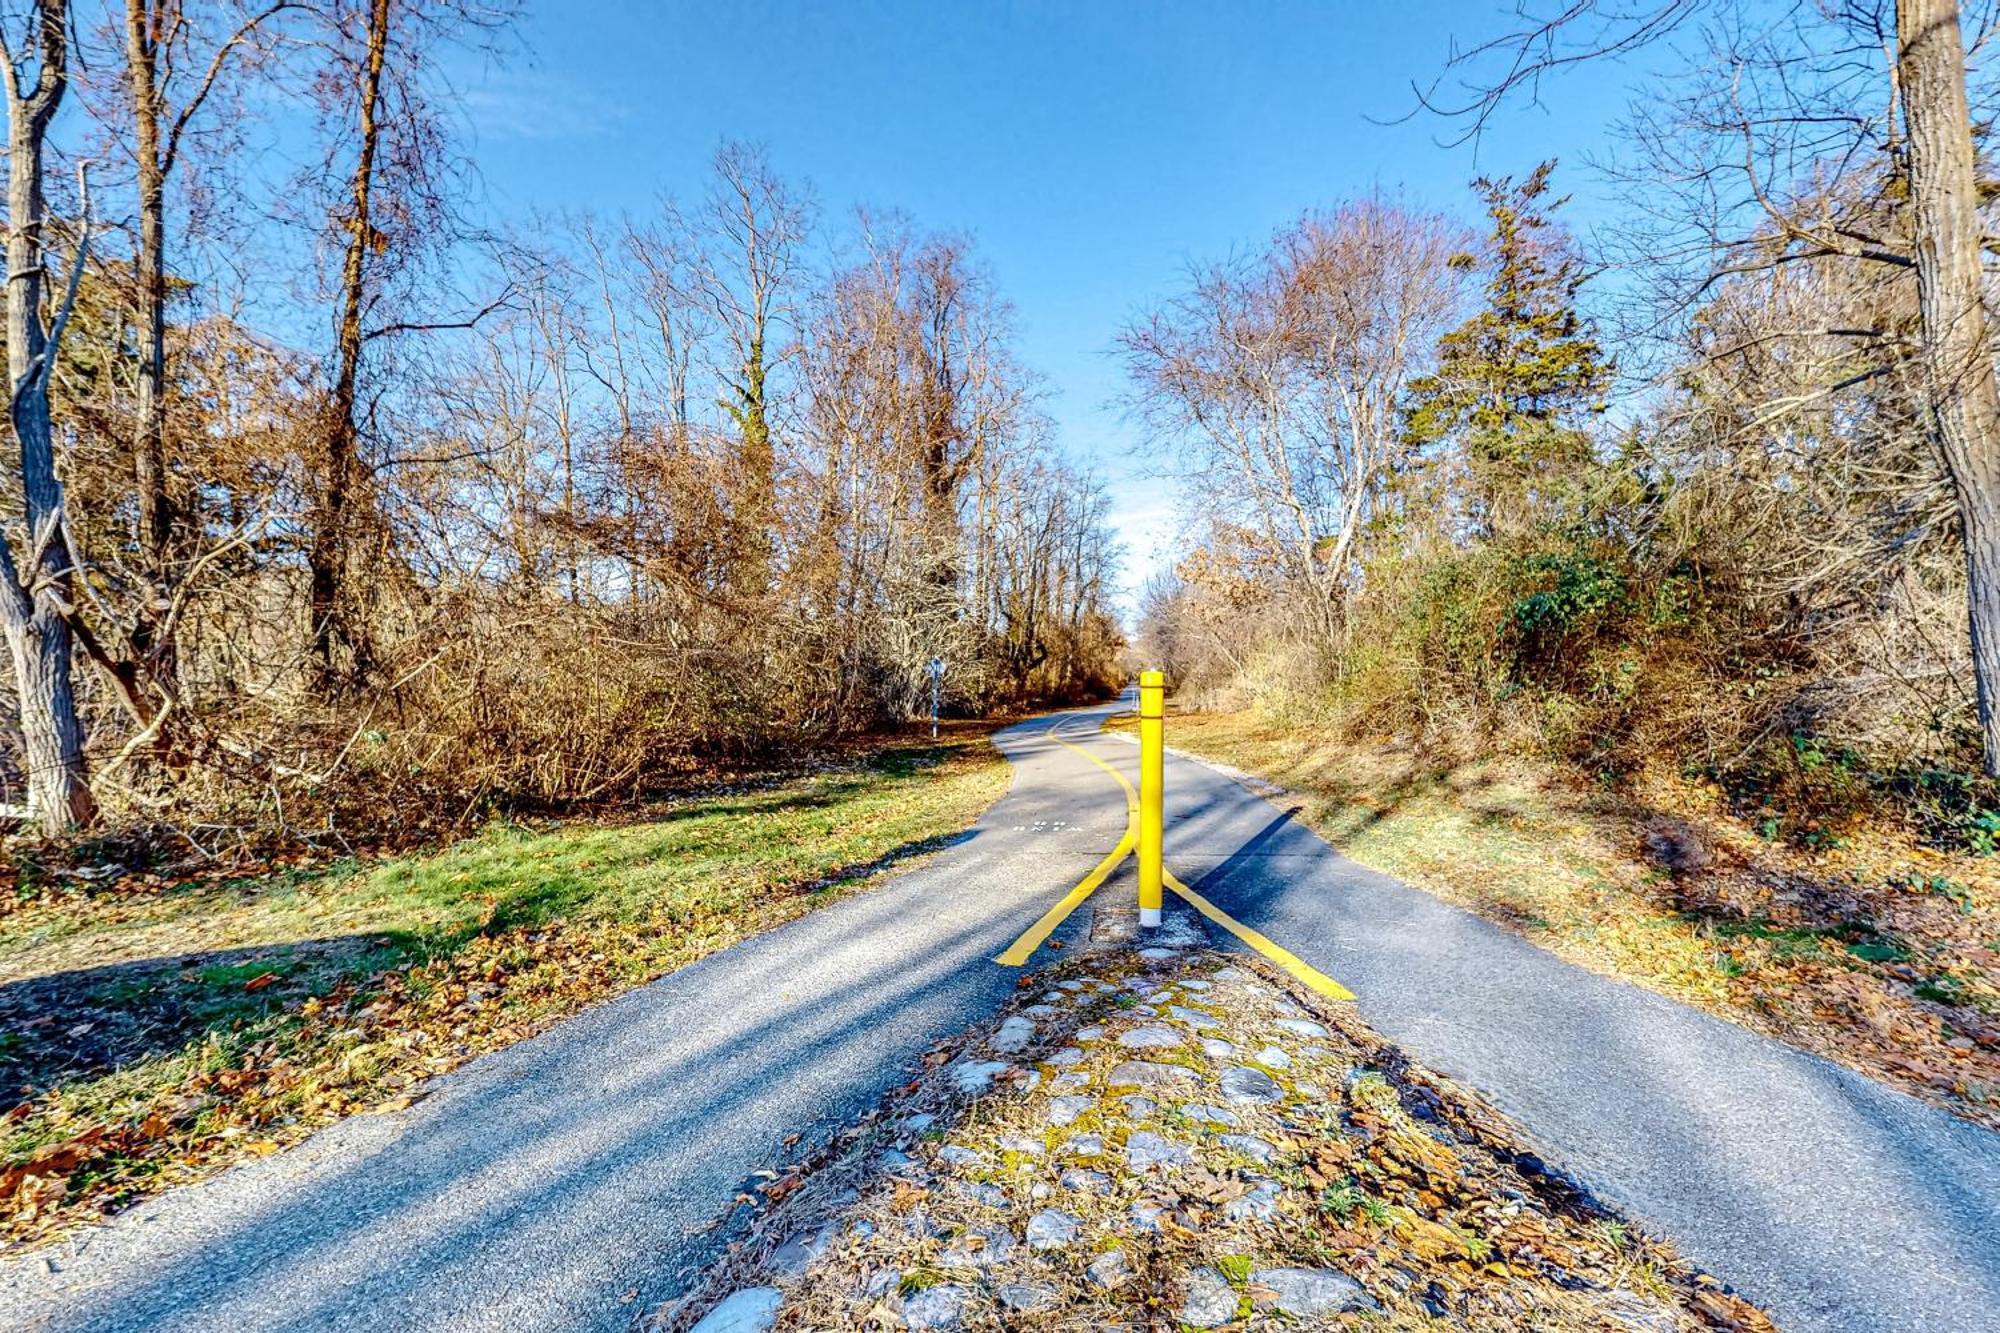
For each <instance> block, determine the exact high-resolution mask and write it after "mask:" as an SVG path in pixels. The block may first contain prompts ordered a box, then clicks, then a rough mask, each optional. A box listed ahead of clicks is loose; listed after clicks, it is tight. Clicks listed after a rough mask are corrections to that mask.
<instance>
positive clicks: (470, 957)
mask: <svg viewBox="0 0 2000 1333" xmlns="http://www.w3.org/2000/svg"><path fill="white" fill-rule="evenodd" d="M1006 785H1007V765H1006V763H1005V762H1004V761H1003V760H1002V759H1001V758H1000V756H999V755H998V753H997V752H996V751H994V750H993V748H992V747H991V746H990V745H989V744H987V742H986V740H985V738H984V736H983V735H978V736H968V737H965V738H963V739H958V740H954V741H949V742H946V743H943V744H938V745H929V746H921V747H911V746H901V747H892V748H886V749H882V750H880V751H878V752H876V753H873V754H871V755H868V756H866V757H865V758H862V759H860V760H858V761H856V762H854V763H852V764H849V765H848V766H845V767H842V768H839V769H835V770H831V771H826V772H822V773H817V774H814V775H812V776H808V777H801V778H794V779H791V780H787V781H784V782H781V783H777V784H775V785H771V786H767V787H759V788H750V789H745V790H736V791H731V792H727V793H724V794H716V795H708V796H704V797H700V798H695V799H688V800H684V801H678V802H674V803H672V804H669V805H666V806H663V807H661V808H658V809H655V810H652V811H649V812H647V813H646V815H645V816H644V817H641V818H637V819H634V820H631V821H629V822H624V823H618V824H606V823H574V822H573V823H567V824H558V825H549V826H544V827H539V828H536V827H522V826H518V825H507V826H496V827H494V828H492V829H490V830H488V831H487V832H485V833H483V834H481V835H479V836H477V837H474V838H470V839H468V840H466V841H464V842H461V843H458V844H456V845H454V846H452V847H449V848H447V849H444V850H442V851H436V852H432V853H429V854H423V855H409V856H398V857H395V858H393V859H388V860H382V861H378V862H375V863H373V864H369V865H361V864H355V863H353V862H346V863H338V864H335V865H332V866H327V867H316V868H310V869H299V870H296V871H292V872H287V873H276V874H269V875H263V876H259V877H255V878H247V879H239V880H226V881H221V882H199V883H192V884H184V885H176V886H161V887H160V888H159V890H158V891H157V892H155V893H151V894H144V895H136V894H131V893H118V894H114V895H106V896H101V897H96V898H86V899H81V900H71V901H67V902H53V903H40V902H38V903H31V904H27V905H24V906H21V907H19V908H17V909H16V910H14V911H11V912H9V913H7V914H6V915H4V916H0V1095H5V1096H6V1097H7V1098H8V1100H9V1101H10V1102H11V1103H12V1104H13V1109H12V1110H11V1111H10V1112H8V1113H7V1114H6V1117H5V1130H4V1134H5V1137H4V1141H0V1208H4V1209H5V1210H6V1211H5V1223H6V1232H5V1234H6V1235H7V1237H8V1238H9V1239H10V1240H11V1241H13V1242H14V1243H20V1242H22V1241H26V1240H32V1239H35V1238H38V1237H42V1236H45V1235H48V1234H50V1233H52V1232H53V1231H55V1230H57V1229H60V1228H61V1227H63V1226H64V1225H66V1224H68V1223H71V1222H74V1221H77V1220H80V1219H82V1218H84V1217H87V1216H89V1215H91V1214H94V1213H96V1212H100V1211H103V1210H106V1209H108V1208H111V1207H115V1206H117V1205H120V1204H122V1203H125V1202H128V1201H130V1200H131V1199H133V1198H135V1197H137V1196H139V1195H142V1194H145V1193H149V1192H152V1191H154V1190H157V1189H159V1188H161V1187H164V1186H166V1185H169V1184H175V1183H179V1182H181V1181H184V1180H187V1179H190V1178H192V1177H194V1176H196V1175H198V1174H201V1173H203V1172H205V1171H207V1170H210V1169H212V1168H214V1167H216V1166H218V1165H221V1164H224V1163H227V1162H229V1161H232V1160H240V1159H241V1158H242V1157H244V1156H246V1155H252V1154H264V1153H268V1152H272V1151H275V1150H276V1149H277V1148H278V1147H280V1146H283V1145H284V1144H286V1143H289V1142H291V1141H294V1140H296V1139H298V1138H301V1137H303V1136H304V1135H305V1134H306V1133H308V1132H310V1131H311V1130H312V1129H313V1128H315V1127H317V1126H320V1125H323V1124H325V1123H327V1122H329V1121H331V1120H333V1119H335V1118H337V1117H339V1116H342V1115H346V1114H349V1113H351V1112H354V1111H357V1110H363V1109H371V1108H372V1109H377V1110H380V1109H385V1108H393V1107H396V1106H399V1105H404V1104H407V1101H408V1100H409V1099H410V1098H412V1097H414V1096H417V1095H421V1084H422V1081H423V1080H424V1079H425V1078H426V1077H428V1076H430V1075H432V1074H436V1073H439V1072H441V1071H443V1070H446V1069H449V1068H451V1067H452V1066H453V1065H456V1064H458V1063H459V1062H461V1061H463V1060H465V1059H466V1058H468V1057H470V1056H473V1055H476V1054H478V1053H480V1052H482V1051H487V1050H491V1049H494V1048H496V1047H499V1046H503V1045H506V1044H507V1043H509V1042H512V1041H516V1040H519V1039H520V1038H522V1037H524V1036H527V1035H529V1034H530V1033H532V1032H534V1031H536V1030H537V1029H538V1028H539V1027H541V1026H544V1025H546V1024H547V1023H548V1022H550V1021H553V1020H555V1019H558V1018H561V1017H563V1016H565V1015H567V1014H570V1013H573V1012H575V1011H576V1010H577V1009H578V1008H580V1007H582V1006H583V1005H586V1004H589V1003H591V1002H593V1001H595V1000H599V999H602V998H604V997H606V996H608V995H611V994H613V993H615V992H617V991H620V990H623V989H625V988H627V987H630V986H633V985H637V984H639V983H641V982H644V981H648V980H651V979H652V978H654V977H657V976H660V975H661V974H663V973H666V972H670V971H672V970H674V969H675V968H678V967H681V966H683V965H685V964H687V963H690V962H693V961H694V960H696V959H698V958H700V957H702V956H703V955H705V954H708V953H710V952H713V951H714V950H716V949H719V948H722V947H724V946H726V945H728V944H730V943H732V942H734V941H736V940H738V939H741V938H743V937H744V936H746V935H749V934H752V933H755V932H756V931H759V930H763V929H766V928H768V927H770V926H773V925H777V924H779V923H781V922H783V921H787V920H790V919H791V918H793V917H796V916H799V915H801V914H803V913H805V912H807V911H809V910H811V909H812V908H814V907H817V906H820V905H823V904H825V903H827V902H830V901H832V900H834V899H835V898H837V897H839V896H841V895H842V894H844V893H846V892H848V891H850V890H852V889H854V888H856V887H858V886H861V885H863V884H865V883H867V882H868V881H869V880H870V879H871V878H872V877H874V876H875V875H876V874H877V873H879V872H881V871H882V870H884V869H886V868H887V867H888V866H889V865H890V864H892V863H895V862H897V861H900V860H902V859H904V858H906V857H908V856H911V855H914V854H920V853H922V852H924V851H927V850H931V849H933V848H935V847H936V846H937V845H939V843H940V840H942V839H944V838H946V837H947V836H948V835H950V834H953V833H956V832H957V831H959V830H961V829H963V828H964V827H965V826H966V825H967V824H969V823H970V822H971V821H972V820H973V819H974V818H975V817H976V816H977V815H978V814H979V812H980V811H981V810H983V809H984V808H985V807H986V806H987V805H989V804H990V803H991V802H992V801H993V800H994V799H996V798H997V797H998V796H999V795H1000V793H1001V792H1002V791H1004V790H1005V788H1006ZM4 1104H6V1103H0V1105H4Z"/></svg>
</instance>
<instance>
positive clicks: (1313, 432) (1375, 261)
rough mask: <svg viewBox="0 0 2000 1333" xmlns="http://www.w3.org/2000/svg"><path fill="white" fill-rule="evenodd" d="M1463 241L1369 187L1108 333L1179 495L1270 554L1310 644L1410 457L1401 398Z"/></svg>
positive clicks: (1325, 625)
mask: <svg viewBox="0 0 2000 1333" xmlns="http://www.w3.org/2000/svg"><path fill="white" fill-rule="evenodd" d="M1464 245H1465V237H1464V235H1463V233H1462V232H1461V231H1460V229H1459V228H1458V227H1457V226H1455V225H1454V224H1452V223H1450V222H1448V221H1446V220H1445V219H1443V218H1441V217H1438V216H1435V215H1431V214H1425V213H1419V212H1414V211H1411V210H1409V209H1405V208H1403V207H1401V206H1400V205H1397V204H1395V203H1392V202H1389V201H1386V200H1381V199H1373V200H1366V201H1363V202H1360V203H1356V204H1349V205H1345V206H1343V207H1341V208H1339V209H1336V210H1334V211H1333V212H1331V213H1327V214H1313V215H1308V216H1307V217H1305V218H1304V219H1302V220H1301V221H1300V222H1298V223H1297V224H1295V225H1294V226H1292V227H1290V228H1287V229H1286V230H1284V231H1282V232H1280V233H1279V234H1278V235H1277V236H1276V237H1275V238H1274V239H1273V241H1272V243H1271V245H1270V247H1269V248H1268V249H1266V250H1265V251H1263V252H1262V253H1260V254H1258V255H1256V256H1254V257H1252V258H1250V259H1249V260H1246V261H1243V262H1238V263H1230V264H1221V265H1215V266H1211V267H1209V268H1207V269H1203V270H1201V271H1199V272H1198V273H1197V274H1196V276H1195V281H1194V284H1193V286H1192V288H1191V289H1190V290H1189V291H1188V292H1186V293H1184V294H1183V295H1182V296H1180V297H1179V298H1177V299H1175V300H1174V301H1172V302H1170V303H1169V304H1167V305H1165V306H1163V307H1161V308H1160V309H1158V310H1156V311H1155V312H1154V313H1153V314H1152V315H1151V316H1149V317H1148V318H1146V319H1145V320H1143V321H1141V322H1140V323H1138V324H1136V325H1135V326H1133V327H1132V328H1131V329H1129V330H1127V331H1126V333H1125V335H1124V337H1123V339H1122V344H1123V347H1124V350H1125V354H1126V360H1127V364H1128V366H1129V368H1130V371H1131V374H1132V376H1133V380H1134V383H1135V385H1136V390H1135V393H1136V403H1137V406H1138V407H1139V408H1140V410H1141V411H1143V412H1144V413H1145V414H1146V415H1147V418H1148V419H1149V420H1150V421H1152V422H1153V423H1154V424H1156V425H1157V426H1159V427H1160V428H1161V429H1163V430H1164V431H1166V432H1167V433H1168V434H1169V435H1170V436H1171V437H1172V438H1174V439H1176V440H1178V441H1179V442H1180V444H1181V446H1182V448H1183V458H1184V468H1185V471H1186V474H1187V475H1188V477H1189V478H1191V479H1198V480H1197V481H1195V482H1194V484H1193V486H1191V488H1190V489H1191V491H1193V492H1194V498H1196V499H1197V501H1198V502H1199V503H1200V504H1201V505H1202V506H1203V507H1204V508H1205V509H1206V510H1207V511H1208V512H1209V514H1210V515H1211V516H1213V517H1216V518H1218V519H1221V520H1223V521H1226V522H1230V523H1238V524H1243V525H1247V526H1249V527H1251V528H1253V529H1254V530H1255V531H1257V532H1258V533H1259V534H1260V536H1261V537H1262V539H1263V541H1264V542H1266V543H1267V544H1268V547H1269V549H1270V550H1271V551H1272V552H1273V553H1274V554H1275V555H1277V556H1278V557H1279V558H1281V559H1282V560H1283V562H1284V565H1285V568H1286V570H1287V572H1288V576H1289V578H1290V579H1291V581H1292V583H1293V585H1294V586H1295V587H1296V588H1297V589H1299V590H1300V591H1301V593H1302V594H1303V599H1304V600H1303V606H1304V610H1305V612H1306V614H1307V616H1308V617H1309V619H1310V621H1311V624H1312V628H1313V632H1314V634H1315V636H1316V637H1317V639H1318V641H1319V642H1320V644H1321V645H1322V647H1324V646H1327V645H1330V643H1331V641H1332V636H1333V634H1334V633H1335V631H1336V628H1337V626H1338V624H1339V618H1340V603H1341V598H1342V594H1343V590H1344V589H1345V587H1346V584H1347V581H1348V578H1349V574H1350V566H1351V561H1352V556H1353V551H1354V546H1355V541H1356V539H1357V536H1358V535H1359V533H1360V532H1361V530H1362V528H1363V526H1364V525H1365V524H1366V523H1367V522H1368V520H1369V519H1370V518H1371V517H1372V516H1373V515H1374V514H1375V513H1376V512H1377V508H1378V505H1379V504H1380V503H1381V501H1382V499H1383V496H1384V488H1385V487H1386V485H1387V483H1388V482H1389V481H1390V480H1391V479H1392V478H1393V477H1394V476H1395V474H1396V472H1397V470H1398V469H1399V468H1401V467H1403V466H1404V465H1405V464H1406V463H1407V462H1409V461H1410V460H1411V458H1412V457H1413V456H1414V452H1413V446H1412V445H1411V443H1410V441H1409V440H1408V439H1407V438H1406V436H1405V434H1404V432H1403V429H1402V417H1401V411H1402V400H1403V394H1404V390H1405V388H1406V386H1407V385H1408V384H1409V382H1410V380H1411V379H1412V377H1414V376H1415V375H1416V374H1418V373H1419V372H1420V371H1421V370H1422V369H1423V367H1425V366H1426V365H1427V364H1428V363H1429V359H1430V357H1431V356H1432V352H1433V348H1434V345H1435V343H1436V340H1437V337H1438V335H1439V334H1441V333H1442V332H1443V331H1444V330H1445V329H1446V328H1447V327H1449V321H1450V319H1451V317H1452V315H1453V314H1454V313H1455V312H1456V311H1457V309H1458V303H1459V294H1460V291H1461V288H1462V283H1463V277H1462V270H1461V269H1460V268H1459V267H1457V266H1455V265H1453V264H1452V263H1451V262H1450V261H1451V259H1452V257H1453V255H1455V254H1457V253H1459V252H1460V251H1461V250H1462V249H1463V248H1464Z"/></svg>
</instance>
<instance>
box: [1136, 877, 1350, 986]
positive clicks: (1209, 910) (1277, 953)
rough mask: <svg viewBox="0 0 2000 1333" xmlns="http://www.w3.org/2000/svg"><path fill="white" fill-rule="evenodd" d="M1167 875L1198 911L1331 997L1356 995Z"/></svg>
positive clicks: (1179, 892) (1169, 881)
mask: <svg viewBox="0 0 2000 1333" xmlns="http://www.w3.org/2000/svg"><path fill="white" fill-rule="evenodd" d="M1165 878H1166V881H1167V887H1168V888H1170V889H1172V890H1173V891H1174V892H1175V893H1178V894H1179V895H1180V896H1181V897H1183V898H1185V899H1187V900H1188V903H1189V905H1191V906H1192V907H1193V908H1194V910H1195V911H1197V912H1200V913H1201V914H1202V915H1203V916H1205V917H1207V918H1208V919H1209V920H1210V921H1213V922H1214V923H1215V924H1216V925H1218V926H1221V927H1222V928H1223V929H1224V930H1226V931H1228V932H1229V933H1230V934H1232V935H1234V936H1235V937H1236V938H1237V939H1239V940H1242V941H1243V942H1244V943H1245V944H1247V945H1249V946H1250V947H1251V948H1253V949H1255V950H1256V951H1257V952H1258V953H1260V954H1263V955H1264V956H1265V957H1266V958H1268V959H1270V960H1271V961H1272V962H1274V963H1276V964H1277V965H1278V966H1279V967H1281V968H1283V969H1284V970H1285V971H1286V972H1288V973H1290V974H1291V975H1292V976H1293V977H1294V978H1295V979H1296V980H1298V981H1300V982H1302V983H1304V984H1305V985H1306V986H1307V987H1309V988H1310V989H1312V990H1315V991H1318V992H1319V993H1320V994H1321V995H1324V996H1326V997H1327V998H1328V999H1329V1000H1352V999H1354V998H1355V995H1354V992H1353V991H1351V990H1349V989H1347V987H1345V986H1343V985H1341V984H1340V983H1339V982H1338V981H1335V980H1334V979H1333V978H1332V977H1330V976H1328V975H1327V974H1326V973H1324V972H1322V971H1320V970H1319V969H1318V968H1316V967H1314V966H1313V965H1312V964H1311V963H1308V962H1307V961H1306V960H1305V959H1303V958H1301V957H1299V956H1298V955H1297V954H1295V953H1293V952H1292V951H1291V950H1289V949H1287V948H1284V947H1283V946H1281V945H1279V944H1277V943H1275V942H1273V941H1272V940H1271V938H1270V937H1269V936H1267V935H1264V934H1263V933H1261V932H1259V931H1255V930H1252V929H1250V927H1248V926H1246V925H1244V924H1243V923H1242V922H1241V921H1238V920H1237V919H1236V918H1235V917H1233V916H1231V915H1229V913H1227V912H1225V911H1223V910H1222V909H1221V908H1220V907H1217V906H1216V905H1215V904H1214V903H1212V902H1210V901H1209V900H1208V899H1206V898H1204V897H1202V896H1201V895H1200V894H1198V893H1196V892H1195V891H1194V890H1193V889H1191V888H1189V887H1188V886H1187V885H1185V884H1183V883H1181V882H1180V880H1179V879H1177V878H1176V877H1175V876H1174V872H1173V871H1171V870H1169V871H1167V872H1166V876H1165Z"/></svg>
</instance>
